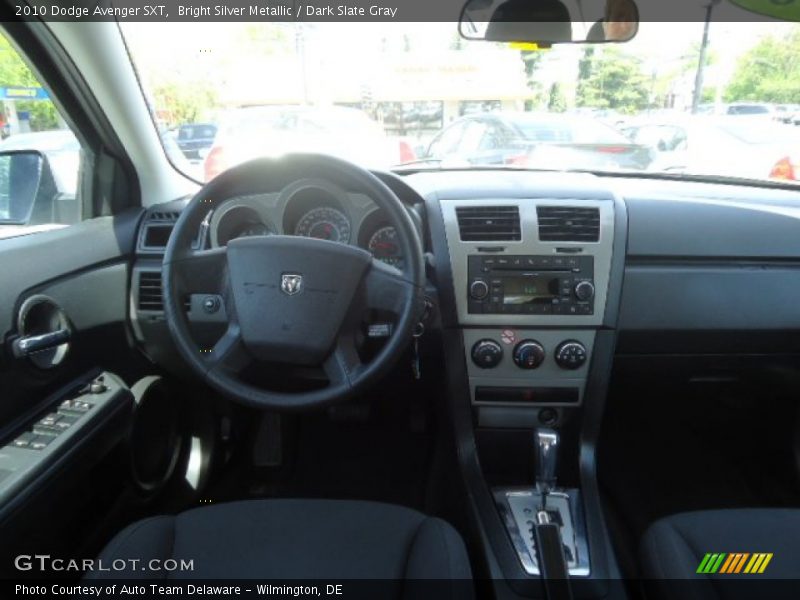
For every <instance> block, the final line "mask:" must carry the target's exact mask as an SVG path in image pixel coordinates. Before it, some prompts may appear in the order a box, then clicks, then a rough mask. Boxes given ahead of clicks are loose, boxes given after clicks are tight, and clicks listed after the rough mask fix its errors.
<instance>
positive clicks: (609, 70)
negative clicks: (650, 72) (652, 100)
mask: <svg viewBox="0 0 800 600" xmlns="http://www.w3.org/2000/svg"><path fill="white" fill-rule="evenodd" d="M649 86H650V79H649V78H648V76H647V75H646V74H645V73H644V70H643V69H642V62H641V59H639V58H638V57H636V56H633V55H631V54H627V53H625V52H623V51H622V50H621V49H619V48H618V47H613V46H611V47H603V48H602V49H594V48H587V49H586V50H584V55H583V57H582V58H581V61H580V62H579V63H578V87H577V90H576V98H577V104H578V106H588V107H592V108H606V109H613V110H617V111H619V112H622V113H633V112H636V111H639V110H642V109H644V108H647V106H648V102H649Z"/></svg>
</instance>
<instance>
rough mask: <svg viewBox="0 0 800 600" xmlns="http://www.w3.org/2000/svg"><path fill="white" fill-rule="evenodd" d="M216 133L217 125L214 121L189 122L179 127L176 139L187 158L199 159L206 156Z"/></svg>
mask: <svg viewBox="0 0 800 600" xmlns="http://www.w3.org/2000/svg"><path fill="white" fill-rule="evenodd" d="M216 135H217V126H216V125H214V124H213V123H189V124H186V125H181V126H180V127H178V131H177V132H176V135H175V140H176V141H177V142H178V147H179V148H180V149H181V152H183V154H184V156H186V158H189V159H199V158H205V154H206V151H207V150H208V149H209V148H211V145H212V144H213V143H214V138H215V137H216Z"/></svg>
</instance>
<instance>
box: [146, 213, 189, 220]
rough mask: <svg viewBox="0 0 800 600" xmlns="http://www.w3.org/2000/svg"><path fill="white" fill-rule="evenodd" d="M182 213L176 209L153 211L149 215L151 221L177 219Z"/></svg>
mask: <svg viewBox="0 0 800 600" xmlns="http://www.w3.org/2000/svg"><path fill="white" fill-rule="evenodd" d="M180 216H181V213H179V212H176V211H153V212H151V213H150V215H149V220H150V221H177V220H178V217H180Z"/></svg>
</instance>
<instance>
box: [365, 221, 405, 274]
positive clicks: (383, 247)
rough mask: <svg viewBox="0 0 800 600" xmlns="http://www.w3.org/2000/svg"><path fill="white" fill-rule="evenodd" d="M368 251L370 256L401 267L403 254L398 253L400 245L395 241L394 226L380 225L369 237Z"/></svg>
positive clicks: (395, 232)
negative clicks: (370, 253)
mask: <svg viewBox="0 0 800 600" xmlns="http://www.w3.org/2000/svg"><path fill="white" fill-rule="evenodd" d="M368 248H369V251H370V252H372V256H374V257H375V258H377V259H378V260H380V261H383V262H385V263H386V264H387V265H392V266H393V267H397V268H398V269H399V268H402V266H403V255H402V254H400V245H399V244H398V243H397V231H396V230H395V228H394V227H391V226H389V227H381V228H380V229H378V231H376V232H375V233H373V234H372V237H371V238H369V244H368Z"/></svg>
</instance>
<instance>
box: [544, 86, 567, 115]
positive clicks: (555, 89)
mask: <svg viewBox="0 0 800 600" xmlns="http://www.w3.org/2000/svg"><path fill="white" fill-rule="evenodd" d="M547 109H548V110H549V111H550V112H564V111H565V110H567V98H566V96H564V92H563V91H562V89H561V86H560V85H559V84H558V82H557V81H556V82H554V83H553V85H551V86H550V99H549V100H548V102H547Z"/></svg>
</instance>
